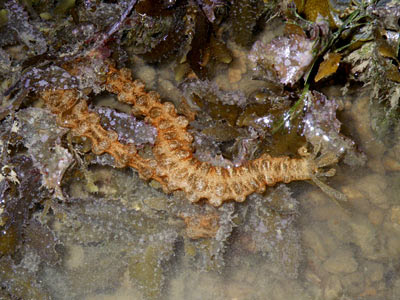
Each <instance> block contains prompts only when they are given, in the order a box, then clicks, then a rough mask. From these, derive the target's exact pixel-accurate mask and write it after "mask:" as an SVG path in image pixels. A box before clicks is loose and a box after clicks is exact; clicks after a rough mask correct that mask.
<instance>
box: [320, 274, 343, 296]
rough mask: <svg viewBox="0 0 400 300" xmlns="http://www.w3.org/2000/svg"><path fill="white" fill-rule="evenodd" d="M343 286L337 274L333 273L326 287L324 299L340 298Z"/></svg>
mask: <svg viewBox="0 0 400 300" xmlns="http://www.w3.org/2000/svg"><path fill="white" fill-rule="evenodd" d="M342 291H343V288H342V284H341V283H340V279H339V277H338V276H337V275H332V276H330V277H329V278H328V280H327V282H326V285H325V289H324V296H325V297H324V299H325V300H334V299H338V298H339V296H340V295H341V294H342Z"/></svg>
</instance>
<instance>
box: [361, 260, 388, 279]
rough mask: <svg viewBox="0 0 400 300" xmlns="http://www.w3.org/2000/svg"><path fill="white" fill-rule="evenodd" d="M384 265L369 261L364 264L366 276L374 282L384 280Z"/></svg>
mask: <svg viewBox="0 0 400 300" xmlns="http://www.w3.org/2000/svg"><path fill="white" fill-rule="evenodd" d="M383 271H384V268H383V265H381V264H378V263H376V262H372V261H369V262H367V263H365V264H364V274H365V276H366V277H367V278H368V279H369V280H370V281H372V282H376V281H380V280H382V278H383Z"/></svg>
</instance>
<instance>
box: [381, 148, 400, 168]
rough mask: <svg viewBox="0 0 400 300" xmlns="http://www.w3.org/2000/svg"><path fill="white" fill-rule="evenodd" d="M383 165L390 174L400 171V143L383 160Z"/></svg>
mask: <svg viewBox="0 0 400 300" xmlns="http://www.w3.org/2000/svg"><path fill="white" fill-rule="evenodd" d="M382 163H383V166H384V167H385V169H386V170H387V171H389V172H398V171H400V143H398V144H397V145H396V146H394V147H393V148H392V149H390V150H389V151H388V153H387V155H385V156H384V157H383V158H382Z"/></svg>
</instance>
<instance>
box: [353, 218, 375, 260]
mask: <svg viewBox="0 0 400 300" xmlns="http://www.w3.org/2000/svg"><path fill="white" fill-rule="evenodd" d="M350 226H351V229H352V231H353V232H352V233H353V243H355V244H356V245H357V246H358V247H360V249H361V253H362V254H363V255H364V256H366V257H367V258H369V259H378V258H380V257H381V254H382V253H381V251H380V250H381V249H380V248H381V245H380V241H379V239H378V237H377V233H376V228H375V227H374V225H372V223H371V222H370V221H369V220H368V219H367V218H366V217H364V216H362V215H359V216H354V217H353V218H352V221H351V222H350Z"/></svg>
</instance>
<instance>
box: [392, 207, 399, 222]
mask: <svg viewBox="0 0 400 300" xmlns="http://www.w3.org/2000/svg"><path fill="white" fill-rule="evenodd" d="M390 220H391V221H392V222H393V223H396V224H400V206H399V205H396V206H393V207H392V208H391V209H390Z"/></svg>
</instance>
